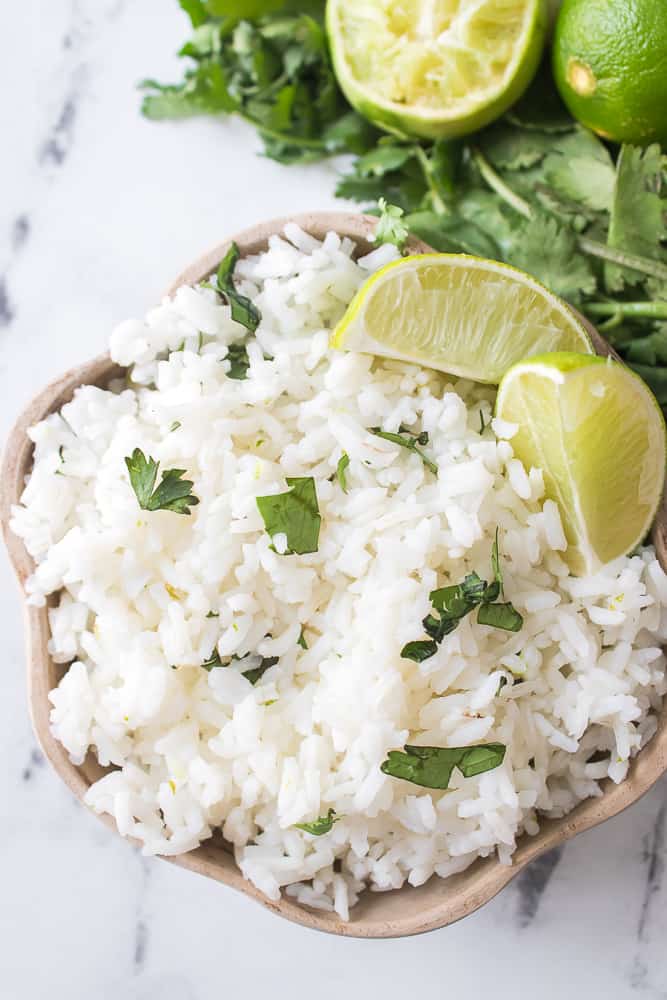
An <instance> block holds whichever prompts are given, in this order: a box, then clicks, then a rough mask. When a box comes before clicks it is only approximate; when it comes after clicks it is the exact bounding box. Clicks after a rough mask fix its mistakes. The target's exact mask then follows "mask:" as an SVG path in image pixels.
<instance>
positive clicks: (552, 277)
mask: <svg viewBox="0 0 667 1000" xmlns="http://www.w3.org/2000/svg"><path fill="white" fill-rule="evenodd" d="M509 257H510V258H511V260H512V263H513V264H514V266H515V267H519V268H521V269H522V270H524V271H529V272H530V273H531V274H533V275H535V277H536V278H537V279H538V280H539V281H541V282H542V283H543V284H545V285H546V286H547V287H548V288H550V289H551V290H552V291H553V292H555V293H556V294H557V295H561V296H563V298H566V299H568V301H569V302H573V303H577V302H580V301H581V299H582V296H584V295H590V294H591V293H592V292H593V291H594V290H595V277H594V275H593V271H592V269H591V265H590V263H589V261H588V259H587V258H586V257H585V256H583V255H582V254H581V253H579V252H578V250H577V241H576V236H575V234H574V232H573V231H572V230H571V229H570V228H569V227H567V226H562V225H559V224H558V222H557V221H556V219H555V218H553V216H550V215H547V214H546V213H543V212H542V213H540V212H536V213H535V215H534V217H533V218H532V219H528V220H526V221H525V222H523V223H520V224H519V225H518V226H517V228H516V230H515V232H514V237H513V239H512V243H511V249H510V252H509Z"/></svg>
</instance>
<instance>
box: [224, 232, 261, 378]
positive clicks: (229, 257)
mask: <svg viewBox="0 0 667 1000" xmlns="http://www.w3.org/2000/svg"><path fill="white" fill-rule="evenodd" d="M240 256H241V253H240V251H239V248H238V247H237V245H236V243H232V245H231V246H230V248H229V250H228V251H227V253H226V254H225V256H224V257H223V258H222V260H221V261H220V266H219V267H218V272H217V274H216V277H215V280H216V285H217V291H218V292H220V294H221V295H222V296H223V298H225V299H227V301H228V302H229V305H230V307H231V310H232V319H233V320H235V321H236V322H237V323H240V324H241V326H244V327H245V328H246V330H250V332H251V333H254V332H255V330H256V329H257V327H258V326H259V324H260V321H261V319H262V314H261V313H260V311H259V309H258V308H257V306H256V305H255V304H254V303H253V302H251V300H250V299H249V298H248V297H247V295H241V294H240V293H239V292H237V291H236V286H235V285H234V268H235V267H236V262H237V261H238V259H239V257H240ZM247 357H248V356H247V354H246V360H247ZM246 368H247V366H246ZM231 377H232V378H243V377H244V376H243V375H241V376H239V375H232V376H231Z"/></svg>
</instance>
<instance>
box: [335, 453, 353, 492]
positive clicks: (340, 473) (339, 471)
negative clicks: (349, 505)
mask: <svg viewBox="0 0 667 1000" xmlns="http://www.w3.org/2000/svg"><path fill="white" fill-rule="evenodd" d="M349 464H350V456H349V455H348V454H347V452H346V451H344V452H343V454H342V455H341V456H340V458H339V459H338V465H337V466H336V478H337V479H338V483H339V485H340V488H341V489H342V491H343V493H347V467H348V465H349Z"/></svg>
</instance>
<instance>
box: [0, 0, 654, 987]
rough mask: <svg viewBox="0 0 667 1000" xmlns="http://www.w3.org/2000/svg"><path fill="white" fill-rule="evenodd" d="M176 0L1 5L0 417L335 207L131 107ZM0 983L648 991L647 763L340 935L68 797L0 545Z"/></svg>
mask: <svg viewBox="0 0 667 1000" xmlns="http://www.w3.org/2000/svg"><path fill="white" fill-rule="evenodd" d="M184 23H185V22H184V18H183V16H182V15H181V14H180V12H179V11H178V8H177V5H176V2H175V0H134V2H132V3H131V2H129V0H125V2H123V0H78V2H77V0H49V2H48V3H45V2H44V0H23V2H22V3H21V4H10V3H8V2H4V3H2V4H0V32H1V36H2V38H3V42H4V45H3V58H2V60H0V84H1V86H0V134H1V135H2V136H3V144H2V156H1V157H0V178H1V180H2V188H1V190H2V197H1V198H0V380H1V384H2V393H1V394H0V434H1V435H2V437H3V438H4V436H5V434H6V432H7V430H8V429H9V427H10V425H11V423H12V421H13V419H14V418H15V417H16V414H17V412H18V411H19V409H20V407H21V406H22V405H24V404H25V403H26V402H27V401H28V399H29V398H30V397H31V396H32V395H33V394H34V392H36V391H37V390H38V389H39V388H41V387H42V385H43V384H44V383H45V382H46V381H47V380H48V379H50V378H52V377H53V376H55V375H57V374H58V373H59V372H61V371H62V370H63V369H65V368H67V367H68V366H69V365H71V364H75V363H77V362H79V361H82V360H84V359H85V358H87V357H89V356H92V355H93V354H95V353H97V352H99V351H101V350H103V348H104V345H105V340H106V337H107V336H108V333H109V330H110V328H111V326H112V325H113V324H114V323H115V322H117V321H119V320H120V319H122V318H124V317H125V316H127V315H132V314H133V313H136V312H137V311H143V310H144V309H145V308H146V307H147V306H149V305H150V304H152V303H153V302H155V301H156V300H157V299H158V297H159V295H160V293H161V290H162V289H163V288H164V287H165V286H166V285H167V284H168V282H169V280H170V278H171V277H172V276H173V275H174V274H176V273H178V271H179V270H180V269H181V268H182V267H183V265H184V264H186V263H187V262H188V261H189V260H190V259H191V258H192V257H194V256H195V255H196V254H197V253H199V252H201V251H202V250H204V249H205V248H207V247H208V246H210V245H212V244H214V243H215V242H217V241H219V240H220V239H221V238H222V237H224V236H226V235H228V234H230V233H232V232H234V231H235V230H238V229H241V228H243V227H244V226H246V225H249V224H251V223H253V222H255V221H257V220H259V219H261V218H268V217H270V216H275V215H280V214H284V213H288V212H292V211H307V210H309V209H313V208H319V209H326V208H334V207H336V205H337V204H338V205H339V203H336V202H335V200H334V198H333V193H332V192H333V187H334V183H335V175H336V164H335V163H329V164H325V165H316V166H311V167H291V168H281V167H279V166H278V165H276V164H273V163H270V162H268V161H267V160H265V159H263V158H261V157H259V156H257V155H256V154H257V151H258V143H257V140H256V139H255V137H254V136H253V135H252V133H251V132H249V131H248V129H246V128H245V127H244V126H243V125H242V124H240V123H238V122H222V121H221V122H214V121H210V120H202V121H193V122H187V123H181V124H177V125H176V124H175V125H160V126H158V125H152V124H150V123H148V122H145V121H143V120H142V119H141V118H140V117H139V114H138V103H139V102H138V95H137V92H136V89H135V85H136V81H137V80H139V79H141V78H142V77H144V76H146V75H153V76H156V77H158V78H161V79H168V78H169V77H170V76H171V77H176V76H177V75H178V72H179V70H178V67H177V62H176V60H175V58H174V56H173V53H174V51H175V50H176V49H177V48H178V46H179V44H180V42H181V40H182V36H183V33H184ZM0 622H1V623H2V637H3V647H2V648H3V661H4V662H3V669H2V671H0V695H1V696H0V754H1V758H2V761H3V770H2V774H3V779H2V791H3V795H2V798H1V800H0V801H1V805H0V816H1V818H2V820H3V822H1V823H0V866H1V868H2V882H1V885H2V889H1V890H0V982H1V984H2V985H1V986H0V996H2V998H3V1000H4V998H6V1000H42V998H45V997H47V996H48V997H49V998H50V1000H90V998H93V1000H117V998H123V1000H209V998H217V997H218V996H220V995H231V996H237V995H242V996H252V997H255V996H261V995H269V994H270V995H272V996H274V997H278V998H281V997H285V998H288V997H289V998H290V1000H312V998H313V997H315V996H317V997H318V1000H333V998H334V997H335V998H340V997H341V996H345V995H347V996H350V997H354V998H357V997H366V996H368V995H373V996H378V997H379V996H381V997H383V998H386V1000H399V998H404V997H412V996H420V997H421V996H425V997H426V996H428V997H431V996H434V997H436V996H437V997H440V996H445V995H453V996H456V997H459V996H466V997H475V998H477V997H482V996H487V995H489V996H490V995H493V996H494V997H496V998H497V1000H505V998H508V1000H509V998H510V997H512V998H514V997H516V996H520V997H522V996H533V995H536V996H539V997H540V1000H556V998H561V997H563V996H567V997H575V998H578V997H586V998H591V1000H597V998H602V997H604V998H609V1000H631V998H635V997H636V998H641V1000H654V998H655V1000H657V998H663V997H667V953H666V950H665V947H664V930H663V915H664V914H665V912H666V910H667V885H666V883H665V858H666V852H667V830H666V825H667V782H666V781H662V782H660V783H659V784H658V786H657V787H656V788H654V789H653V790H652V791H651V792H650V793H649V794H648V795H647V796H646V797H645V798H644V799H643V800H642V801H641V802H640V803H638V804H637V805H636V806H635V807H634V808H632V809H630V810H628V811H627V812H626V813H624V814H623V815H621V816H618V817H616V818H615V819H613V820H611V821H609V822H608V823H607V824H606V825H605V826H604V827H603V828H601V829H598V830H594V831H590V832H589V833H586V834H584V835H583V836H581V837H579V838H577V839H576V840H575V841H573V842H571V843H569V844H567V845H566V846H565V847H564V848H562V849H560V850H558V851H557V852H554V853H552V854H550V855H548V856H546V857H545V858H543V859H540V860H539V861H538V862H537V863H536V864H535V865H533V866H532V867H531V868H529V869H528V870H527V871H525V872H524V873H522V874H521V875H520V876H519V877H518V878H517V879H516V880H515V881H514V882H513V883H512V884H511V885H510V887H509V888H508V889H506V890H505V891H504V892H503V893H501V894H500V895H499V896H498V897H497V898H496V899H495V900H493V901H492V902H491V903H490V904H489V905H488V906H487V907H485V908H484V909H483V910H481V911H479V912H478V913H476V914H474V915H473V916H471V917H469V918H468V919H466V920H465V921H462V922H461V923H459V924H457V925H455V926H453V927H450V928H448V929H447V930H445V931H440V932H435V933H433V934H430V935H427V936H425V937H421V938H413V939H409V940H403V941H392V942H389V941H386V942H383V941H379V942H364V941H355V940H338V939H334V938H330V937H326V936H324V935H317V934H315V933H312V932H308V931H305V930H304V929H302V928H299V927H296V926H293V925H291V924H287V923H285V922H283V921H280V920H278V919H277V918H275V917H273V916H272V915H271V914H269V913H268V912H266V911H264V910H262V909H260V908H259V907H258V906H256V904H254V903H251V902H250V901H249V900H247V899H245V898H244V897H242V896H240V895H237V894H235V893H232V892H231V891H229V890H226V889H224V888H222V887H220V886H218V885H216V884H214V883H212V882H209V881H207V880H205V879H201V878H199V877H197V876H194V875H191V874H189V873H187V872H184V871H182V870H180V869H178V868H176V867H174V866H173V865H169V864H167V863H165V862H163V861H159V860H152V859H151V860H148V859H144V858H141V857H140V855H139V854H138V853H137V852H136V851H135V850H134V849H133V848H131V847H130V846H128V845H127V844H126V843H124V842H123V841H121V840H120V838H118V837H117V836H114V835H112V834H111V833H110V832H109V831H108V830H106V828H105V827H103V826H102V824H100V823H99V821H98V820H97V819H96V818H94V817H93V816H91V815H89V814H88V813H87V812H86V811H85V810H84V809H82V808H81V807H80V806H79V805H78V804H76V803H75V802H74V801H73V799H72V798H71V796H70V795H69V793H68V792H67V790H66V789H65V788H64V786H62V785H61V784H60V783H59V782H58V780H57V779H56V778H55V777H54V776H53V774H52V773H51V771H50V769H49V768H48V767H47V766H46V764H45V763H44V761H43V758H42V755H41V753H40V752H39V750H38V748H37V745H36V742H35V739H34V737H33V734H32V731H31V728H30V724H29V721H28V714H27V705H26V696H25V689H24V651H23V636H22V624H21V620H20V613H19V601H18V596H17V594H16V590H15V585H14V582H13V580H12V578H11V574H10V571H9V568H8V566H7V563H6V559H5V558H4V554H3V556H2V558H0Z"/></svg>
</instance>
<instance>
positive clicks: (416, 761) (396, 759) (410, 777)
mask: <svg viewBox="0 0 667 1000" xmlns="http://www.w3.org/2000/svg"><path fill="white" fill-rule="evenodd" d="M505 750H506V747H505V746H504V745H503V744H502V743H481V744H479V745H478V746H471V747H415V746H405V747H403V751H404V752H401V751H400V750H390V751H389V753H388V755H387V760H385V762H384V763H383V764H382V765H381V768H380V769H381V770H382V771H383V772H384V774H388V775H390V776H391V777H392V778H402V779H403V781H411V782H412V784H413V785H421V786H422V788H439V789H444V788H449V782H450V779H451V777H452V771H453V770H454V768H455V767H457V768H458V769H459V771H460V772H461V774H462V775H463V777H464V778H472V777H474V776H475V775H476V774H482V773H483V772H484V771H492V770H493V769H494V768H495V767H499V766H500V765H501V764H502V762H503V760H504V757H505Z"/></svg>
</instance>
